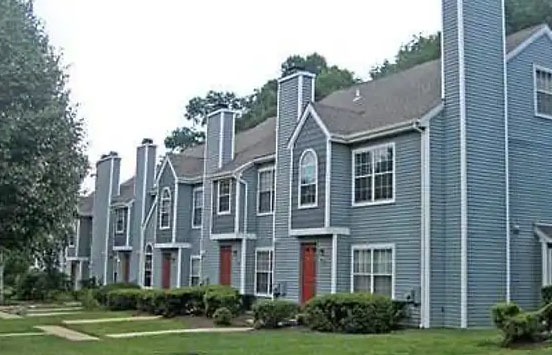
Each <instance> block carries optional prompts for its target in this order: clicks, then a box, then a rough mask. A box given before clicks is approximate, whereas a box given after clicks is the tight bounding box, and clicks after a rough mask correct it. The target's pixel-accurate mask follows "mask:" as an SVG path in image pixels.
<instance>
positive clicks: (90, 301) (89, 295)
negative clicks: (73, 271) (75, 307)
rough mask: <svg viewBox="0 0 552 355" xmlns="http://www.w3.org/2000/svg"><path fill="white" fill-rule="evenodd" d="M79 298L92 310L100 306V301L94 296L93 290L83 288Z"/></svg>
mask: <svg viewBox="0 0 552 355" xmlns="http://www.w3.org/2000/svg"><path fill="white" fill-rule="evenodd" d="M77 299H78V301H80V303H81V305H82V307H83V308H84V309H86V310H89V311H92V310H96V309H99V308H100V303H99V302H98V300H97V299H96V298H94V294H93V292H92V290H81V292H79V293H78V298H77Z"/></svg>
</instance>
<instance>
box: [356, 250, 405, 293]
mask: <svg viewBox="0 0 552 355" xmlns="http://www.w3.org/2000/svg"><path fill="white" fill-rule="evenodd" d="M351 292H369V293H375V294H379V295H384V296H388V297H391V298H394V297H395V246H394V245H393V244H373V245H369V244H368V245H353V247H352V257H351Z"/></svg>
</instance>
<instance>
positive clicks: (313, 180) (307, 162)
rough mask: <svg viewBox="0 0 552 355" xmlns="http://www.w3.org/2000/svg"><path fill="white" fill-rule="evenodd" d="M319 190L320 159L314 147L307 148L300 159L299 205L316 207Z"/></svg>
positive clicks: (301, 206)
mask: <svg viewBox="0 0 552 355" xmlns="http://www.w3.org/2000/svg"><path fill="white" fill-rule="evenodd" d="M317 191H318V160H317V158H316V153H315V152H314V150H312V149H307V150H305V151H304V152H303V154H301V159H299V207H300V208H306V207H315V206H316V205H317Z"/></svg>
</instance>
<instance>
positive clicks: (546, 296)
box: [541, 285, 552, 304]
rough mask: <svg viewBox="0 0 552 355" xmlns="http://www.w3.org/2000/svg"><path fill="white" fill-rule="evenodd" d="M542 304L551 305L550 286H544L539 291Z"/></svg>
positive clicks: (551, 290)
mask: <svg viewBox="0 0 552 355" xmlns="http://www.w3.org/2000/svg"><path fill="white" fill-rule="evenodd" d="M541 296H542V303H544V304H549V303H552V285H549V286H544V287H543V288H542V289H541Z"/></svg>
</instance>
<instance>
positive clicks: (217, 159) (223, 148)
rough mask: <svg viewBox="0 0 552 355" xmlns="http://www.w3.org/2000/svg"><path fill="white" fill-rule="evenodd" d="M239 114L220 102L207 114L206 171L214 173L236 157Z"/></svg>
mask: <svg viewBox="0 0 552 355" xmlns="http://www.w3.org/2000/svg"><path fill="white" fill-rule="evenodd" d="M237 114H238V113H237V111H234V110H230V109H229V108H228V106H227V105H222V104H220V105H217V106H216V107H215V110H214V111H213V112H211V113H210V114H209V115H207V137H206V142H207V147H206V149H207V151H206V153H207V154H206V159H207V161H206V173H212V172H214V171H216V170H218V169H220V168H221V167H222V166H223V165H224V164H226V163H228V162H230V161H232V160H233V159H234V145H235V143H234V136H235V126H236V115H237Z"/></svg>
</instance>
